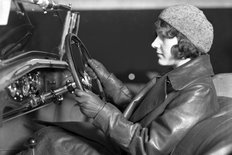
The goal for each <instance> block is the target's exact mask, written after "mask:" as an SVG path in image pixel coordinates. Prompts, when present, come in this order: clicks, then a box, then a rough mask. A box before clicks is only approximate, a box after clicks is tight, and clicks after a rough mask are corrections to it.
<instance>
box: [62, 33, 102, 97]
mask: <svg viewBox="0 0 232 155" xmlns="http://www.w3.org/2000/svg"><path fill="white" fill-rule="evenodd" d="M72 45H76V47H77V51H74V50H73V49H72ZM65 50H66V56H67V60H68V63H69V66H70V70H71V73H72V76H73V79H74V82H75V83H76V87H77V88H78V89H80V90H86V89H88V90H90V91H93V92H94V93H96V94H97V95H99V96H100V97H101V98H102V99H105V93H104V91H103V88H102V85H101V83H100V80H99V79H98V78H97V77H96V79H93V78H91V77H90V76H88V75H87V73H86V71H85V65H88V64H87V62H88V60H89V59H91V56H90V54H89V52H88V50H87V48H86V46H85V45H84V43H83V42H82V41H81V39H80V38H79V37H78V36H76V35H75V34H73V33H69V34H67V36H66V38H65ZM86 76H87V78H86ZM83 79H85V81H86V80H87V83H92V86H91V87H90V88H89V87H88V88H86V85H85V84H86V83H83ZM88 80H89V81H88Z"/></svg>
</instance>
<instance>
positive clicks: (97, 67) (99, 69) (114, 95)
mask: <svg viewBox="0 0 232 155" xmlns="http://www.w3.org/2000/svg"><path fill="white" fill-rule="evenodd" d="M88 64H89V66H90V67H91V68H92V70H93V71H94V72H95V73H96V75H97V77H98V78H99V80H100V81H101V83H102V85H103V89H104V92H105V94H106V95H107V97H108V98H110V99H111V100H112V101H113V102H114V103H115V104H117V105H121V106H123V104H124V103H129V102H130V100H131V99H132V94H131V92H130V91H129V89H128V88H127V87H126V86H125V85H124V84H123V83H122V82H121V81H120V80H119V79H117V78H116V77H115V76H114V75H113V74H112V73H110V72H109V71H108V70H107V69H106V68H105V67H104V65H103V64H101V63H100V62H98V61H97V60H95V59H90V60H88Z"/></svg>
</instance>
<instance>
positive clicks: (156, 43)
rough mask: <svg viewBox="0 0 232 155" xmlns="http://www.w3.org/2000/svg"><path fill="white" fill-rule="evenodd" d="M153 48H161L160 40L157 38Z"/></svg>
mask: <svg viewBox="0 0 232 155" xmlns="http://www.w3.org/2000/svg"><path fill="white" fill-rule="evenodd" d="M151 46H152V47H153V48H159V47H160V38H159V37H158V36H157V37H156V38H155V40H154V41H153V42H152V44H151Z"/></svg>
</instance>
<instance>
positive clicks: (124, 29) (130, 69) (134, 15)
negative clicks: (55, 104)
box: [0, 9, 232, 82]
mask: <svg viewBox="0 0 232 155" xmlns="http://www.w3.org/2000/svg"><path fill="white" fill-rule="evenodd" d="M202 10H203V11H204V12H205V14H206V16H207V17H208V19H209V20H210V21H211V22H212V24H213V26H214V35H215V37H214V43H213V46H212V48H211V51H210V55H211V62H212V64H213V68H214V71H215V73H216V74H218V73H225V72H232V61H231V59H232V29H231V28H232V9H202ZM160 11H161V10H123V11H122V10H114V11H79V12H80V15H81V20H80V27H79V37H80V38H81V39H82V41H83V42H84V43H85V46H86V47H87V48H88V50H89V52H90V54H91V55H92V57H94V58H95V59H97V60H99V61H101V62H102V63H103V64H104V65H105V66H106V68H107V69H108V70H109V71H111V72H113V73H115V74H116V75H117V76H118V77H119V78H120V79H122V80H123V81H128V78H127V76H128V74H129V73H134V74H135V75H136V78H135V80H134V82H144V81H146V80H147V77H146V76H145V73H146V72H153V71H154V72H159V73H162V72H166V71H167V70H168V68H165V67H160V66H159V65H158V64H157V56H156V53H155V51H154V50H153V48H152V47H151V43H152V41H153V40H154V39H155V31H154V22H155V20H156V19H157V16H158V14H159V13H160ZM28 14H29V18H30V20H31V23H32V24H33V26H34V29H33V36H32V38H31V39H30V41H29V42H28V44H27V46H26V50H41V51H49V52H57V47H58V46H59V43H60V37H61V33H62V26H63V23H62V22H63V21H64V17H65V13H64V12H59V15H60V18H59V17H58V16H57V14H55V13H53V12H48V13H47V14H44V13H43V12H28ZM26 22H27V21H26V20H25V16H22V15H20V14H17V13H16V12H15V11H13V12H11V14H10V20H9V24H8V26H1V29H0V30H1V31H0V34H1V35H4V33H5V32H7V31H6V30H7V29H8V30H9V29H10V28H12V27H16V26H17V25H20V24H23V23H26Z"/></svg>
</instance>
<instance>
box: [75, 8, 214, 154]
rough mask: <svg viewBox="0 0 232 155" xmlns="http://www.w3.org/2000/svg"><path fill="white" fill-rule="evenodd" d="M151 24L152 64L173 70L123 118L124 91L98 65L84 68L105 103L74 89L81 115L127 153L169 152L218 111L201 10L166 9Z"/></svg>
mask: <svg viewBox="0 0 232 155" xmlns="http://www.w3.org/2000/svg"><path fill="white" fill-rule="evenodd" d="M155 25H156V33H157V37H156V39H155V40H154V42H153V43H152V47H153V48H154V49H155V51H156V52H157V55H158V58H159V59H158V63H159V64H160V65H162V66H172V67H173V70H172V71H170V72H168V73H166V74H165V75H163V76H162V77H160V78H159V79H158V80H157V82H156V84H155V85H154V86H153V87H152V88H151V90H150V91H149V92H148V93H147V94H146V95H145V98H144V99H143V100H142V102H141V104H140V105H139V106H138V108H136V109H135V110H134V112H133V114H132V116H131V117H130V118H129V120H127V119H125V118H124V117H123V114H122V112H121V111H120V110H119V109H121V108H120V107H125V105H126V104H127V103H129V102H130V100H131V98H132V95H131V94H130V91H129V90H128V89H127V88H126V86H124V85H123V84H122V83H121V82H120V81H119V80H118V79H117V78H116V77H115V76H114V75H113V74H110V73H109V72H108V71H107V70H106V69H105V68H104V66H103V65H102V64H101V63H99V62H98V61H96V60H90V61H89V65H90V66H91V68H92V69H93V71H94V73H95V74H96V75H97V76H98V77H99V79H100V81H101V82H102V84H103V87H104V89H105V92H106V94H107V95H108V98H109V99H108V101H110V102H111V103H106V102H104V101H102V100H101V99H100V98H99V97H98V96H97V95H95V94H94V93H92V92H84V91H81V90H77V91H76V96H77V97H76V101H77V102H78V104H79V105H80V108H81V111H82V112H83V113H84V114H85V115H86V116H87V117H89V118H93V124H94V125H95V126H96V127H97V128H99V129H101V130H102V131H103V132H104V133H105V135H107V136H108V137H110V139H111V140H112V141H114V142H115V143H116V144H118V145H119V146H120V147H121V148H123V149H124V150H125V151H126V152H128V153H129V154H169V153H170V152H171V151H172V150H173V149H174V147H175V146H176V145H177V144H178V142H180V140H181V139H182V138H183V137H184V136H185V134H186V133H187V132H188V131H189V130H190V129H191V128H192V127H193V126H194V125H195V124H197V123H198V122H199V121H202V120H203V119H205V118H207V117H209V116H211V115H212V114H213V113H215V111H216V110H217V109H218V105H217V102H216V93H215V88H214V85H213V83H212V79H211V76H212V75H213V70H212V66H211V63H210V58H209V55H208V52H209V50H210V48H211V45H212V42H213V27H212V25H211V23H210V22H209V21H208V20H207V18H206V17H205V15H204V14H203V12H202V11H201V10H199V9H198V8H196V7H194V6H192V5H187V4H183V5H175V6H171V7H169V8H166V9H164V10H163V11H162V12H161V14H160V15H159V18H158V21H157V22H156V24H155Z"/></svg>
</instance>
